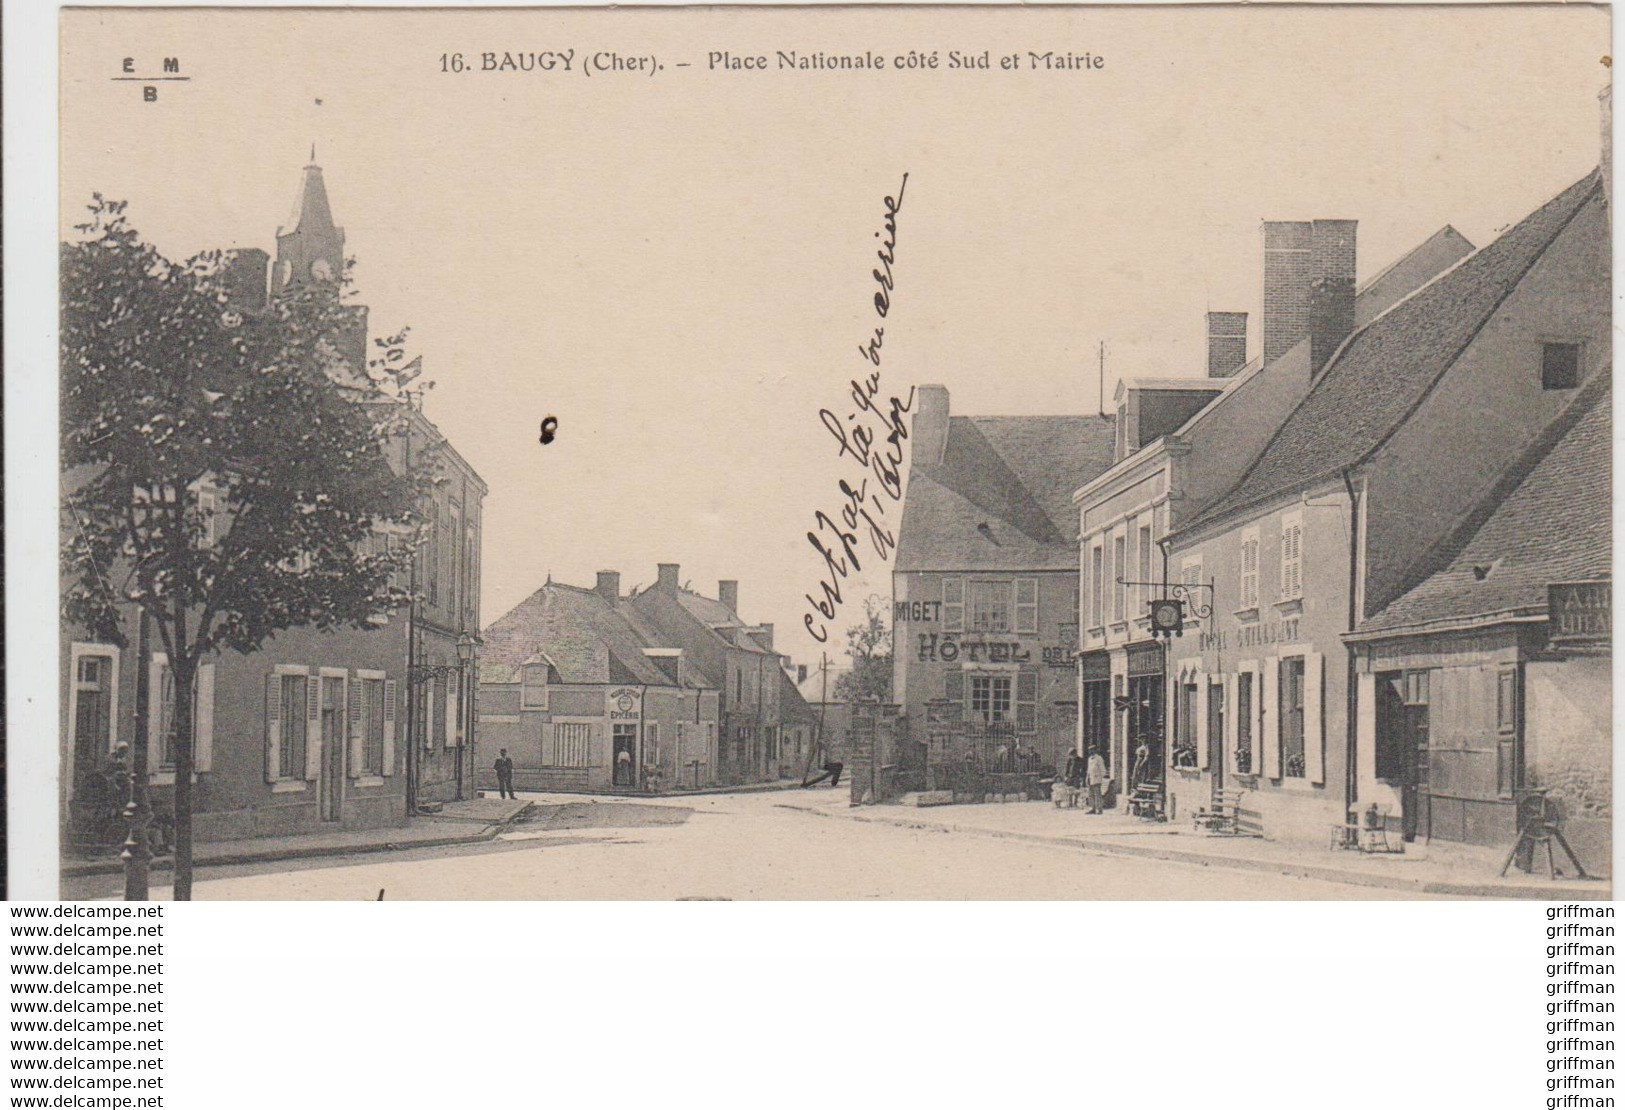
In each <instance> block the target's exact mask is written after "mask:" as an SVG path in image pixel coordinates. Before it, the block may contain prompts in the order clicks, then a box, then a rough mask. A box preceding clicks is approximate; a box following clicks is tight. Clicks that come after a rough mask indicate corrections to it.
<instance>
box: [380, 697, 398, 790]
mask: <svg viewBox="0 0 1625 1110" xmlns="http://www.w3.org/2000/svg"><path fill="white" fill-rule="evenodd" d="M397 690H398V683H396V681H395V680H394V679H389V680H387V681H386V682H385V683H384V766H383V773H384V774H386V775H393V774H394V773H395V699H396V698H397V697H399V696H400V695H399V694H398V693H397Z"/></svg>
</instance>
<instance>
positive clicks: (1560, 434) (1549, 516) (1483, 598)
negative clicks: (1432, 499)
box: [1355, 374, 1613, 637]
mask: <svg viewBox="0 0 1625 1110" xmlns="http://www.w3.org/2000/svg"><path fill="white" fill-rule="evenodd" d="M1612 427H1613V386H1612V382H1611V380H1610V376H1609V375H1607V374H1599V375H1597V377H1596V378H1595V379H1593V380H1592V381H1591V382H1589V383H1587V385H1586V386H1585V387H1584V389H1582V390H1581V393H1580V396H1578V397H1576V398H1575V400H1574V401H1573V402H1571V403H1570V405H1569V407H1568V408H1567V409H1566V410H1565V411H1564V413H1563V415H1562V416H1560V417H1559V418H1558V419H1557V420H1556V421H1555V422H1554V423H1553V425H1552V427H1550V428H1549V429H1547V431H1546V433H1545V434H1544V435H1542V436H1541V438H1540V439H1539V440H1537V441H1536V442H1535V443H1534V444H1533V445H1532V446H1531V447H1530V449H1529V450H1528V451H1527V452H1525V454H1524V456H1523V457H1522V458H1521V459H1519V460H1518V462H1517V463H1516V464H1515V465H1514V466H1513V467H1512V469H1511V471H1510V472H1509V474H1508V476H1507V477H1506V478H1505V479H1503V480H1502V482H1501V483H1499V484H1498V486H1497V488H1495V489H1493V490H1491V491H1490V493H1489V494H1488V495H1487V496H1486V497H1485V498H1484V499H1483V501H1482V502H1481V503H1480V505H1479V506H1478V508H1477V510H1475V512H1474V513H1473V514H1472V516H1471V517H1469V519H1468V520H1467V521H1466V522H1465V523H1464V524H1463V525H1462V527H1460V528H1458V529H1457V530H1456V532H1455V534H1453V535H1452V536H1450V537H1449V538H1448V539H1447V541H1446V542H1445V543H1444V544H1443V545H1441V547H1440V548H1439V549H1438V550H1437V551H1436V552H1435V553H1434V555H1433V557H1432V558H1430V559H1428V560H1427V562H1426V568H1427V569H1425V570H1424V576H1423V577H1422V578H1421V580H1420V581H1419V582H1417V584H1416V585H1414V586H1413V587H1412V588H1410V589H1409V590H1407V591H1406V592H1405V593H1403V594H1401V595H1400V596H1399V597H1398V598H1396V599H1395V600H1394V601H1393V602H1392V603H1390V604H1389V605H1388V607H1387V608H1386V609H1384V610H1382V612H1380V613H1378V614H1377V615H1376V616H1374V617H1372V618H1371V619H1370V620H1367V621H1365V622H1363V623H1362V624H1361V625H1360V628H1359V630H1358V632H1357V633H1356V634H1355V635H1356V636H1360V637H1364V636H1366V635H1368V634H1371V633H1377V632H1397V631H1401V630H1406V631H1424V630H1426V629H1427V628H1429V627H1430V626H1439V625H1457V626H1459V625H1460V624H1462V623H1464V622H1468V623H1483V622H1484V621H1486V620H1487V619H1491V618H1499V619H1518V618H1520V617H1522V618H1529V617H1540V616H1544V615H1545V613H1546V604H1547V601H1546V587H1547V586H1548V585H1549V584H1550V583H1552V582H1573V581H1584V580H1589V579H1598V578H1607V577H1609V575H1610V571H1611V568H1612V565H1613V519H1612V515H1613V508H1612V506H1613V502H1612V481H1611V476H1612V467H1613V461H1612V457H1611V455H1612V451H1611V443H1610V437H1611V429H1612Z"/></svg>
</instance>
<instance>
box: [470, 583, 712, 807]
mask: <svg viewBox="0 0 1625 1110" xmlns="http://www.w3.org/2000/svg"><path fill="white" fill-rule="evenodd" d="M484 640H485V643H484V648H483V656H482V660H481V664H480V708H479V720H480V730H481V731H480V734H481V741H480V742H481V748H480V751H481V754H482V756H484V757H488V758H482V759H481V764H482V766H481V767H480V768H479V776H478V780H479V783H480V785H481V786H482V787H483V788H484V789H486V790H494V789H496V786H497V782H496V774H495V771H494V769H493V767H494V764H495V761H496V758H497V756H498V753H499V752H500V751H502V750H503V749H506V750H507V752H508V756H509V758H511V759H512V760H513V762H514V784H515V786H516V787H517V788H518V789H520V790H581V791H594V792H597V791H617V790H618V791H637V792H644V791H657V790H662V789H671V788H675V787H678V786H685V787H695V786H705V785H710V784H711V783H713V782H714V781H715V777H716V776H715V768H716V755H715V752H716V748H717V743H718V704H719V693H720V692H719V691H718V689H717V688H716V687H715V686H712V685H710V684H709V683H708V682H707V681H706V679H705V677H704V676H703V675H702V674H701V672H700V671H699V670H698V669H697V668H696V667H694V666H693V663H692V660H691V659H690V657H689V656H688V654H687V653H686V652H685V651H684V650H683V649H682V647H681V646H677V645H673V644H672V643H670V642H669V641H665V640H662V639H659V638H658V637H657V636H656V635H655V634H654V633H652V632H651V630H650V628H649V626H648V625H647V623H646V622H643V621H641V620H640V619H639V618H638V616H637V614H636V613H635V612H634V611H633V609H632V607H631V605H630V603H629V602H628V601H627V599H625V598H622V597H621V596H620V575H619V574H617V573H615V572H614V571H600V572H599V574H598V582H597V585H596V586H595V588H593V589H590V590H589V589H583V588H580V587H576V586H565V585H561V584H558V583H554V582H548V583H547V584H546V585H544V586H543V587H542V588H541V589H539V590H537V591H536V592H535V593H534V594H532V595H531V596H530V597H528V598H526V599H525V600H524V601H522V602H520V603H519V604H518V605H516V606H514V607H513V608H512V609H511V610H509V611H508V612H507V613H506V614H504V615H503V616H502V617H501V619H499V620H497V621H496V622H495V623H494V624H492V625H491V626H490V627H489V628H488V629H486V630H485V634H484Z"/></svg>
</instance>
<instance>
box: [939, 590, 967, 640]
mask: <svg viewBox="0 0 1625 1110" xmlns="http://www.w3.org/2000/svg"><path fill="white" fill-rule="evenodd" d="M964 628H965V580H964V579H963V578H944V579H943V580H942V630H943V631H944V632H961V631H963V630H964Z"/></svg>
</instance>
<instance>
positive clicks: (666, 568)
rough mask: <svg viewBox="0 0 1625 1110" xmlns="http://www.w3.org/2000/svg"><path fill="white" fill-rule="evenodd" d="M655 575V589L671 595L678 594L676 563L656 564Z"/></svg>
mask: <svg viewBox="0 0 1625 1110" xmlns="http://www.w3.org/2000/svg"><path fill="white" fill-rule="evenodd" d="M655 574H656V577H655V587H656V588H657V589H661V590H665V591H666V592H667V593H670V594H674V593H676V592H677V564H676V563H656V564H655Z"/></svg>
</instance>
